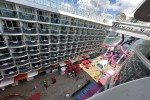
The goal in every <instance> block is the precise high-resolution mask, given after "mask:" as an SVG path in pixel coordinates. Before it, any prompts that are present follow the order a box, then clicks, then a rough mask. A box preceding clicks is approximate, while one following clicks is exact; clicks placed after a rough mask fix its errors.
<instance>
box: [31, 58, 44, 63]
mask: <svg viewBox="0 0 150 100" xmlns="http://www.w3.org/2000/svg"><path fill="white" fill-rule="evenodd" d="M40 60H41V59H40V57H34V58H32V59H31V58H30V62H37V61H40Z"/></svg>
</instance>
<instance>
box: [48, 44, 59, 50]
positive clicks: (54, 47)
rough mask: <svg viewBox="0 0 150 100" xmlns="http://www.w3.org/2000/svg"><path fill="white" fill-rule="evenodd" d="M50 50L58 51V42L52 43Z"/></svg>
mask: <svg viewBox="0 0 150 100" xmlns="http://www.w3.org/2000/svg"><path fill="white" fill-rule="evenodd" d="M50 51H58V45H57V44H51V45H50Z"/></svg>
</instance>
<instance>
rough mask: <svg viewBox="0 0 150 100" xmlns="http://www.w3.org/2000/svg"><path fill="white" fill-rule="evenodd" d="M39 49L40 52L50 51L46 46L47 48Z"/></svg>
mask: <svg viewBox="0 0 150 100" xmlns="http://www.w3.org/2000/svg"><path fill="white" fill-rule="evenodd" d="M40 51H41V52H42V53H46V52H50V51H49V49H48V48H47V49H41V50H40Z"/></svg>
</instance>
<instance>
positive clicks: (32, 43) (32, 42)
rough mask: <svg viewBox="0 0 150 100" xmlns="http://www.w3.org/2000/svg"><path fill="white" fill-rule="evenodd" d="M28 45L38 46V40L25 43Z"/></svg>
mask: <svg viewBox="0 0 150 100" xmlns="http://www.w3.org/2000/svg"><path fill="white" fill-rule="evenodd" d="M25 44H26V45H38V41H37V40H31V41H25Z"/></svg>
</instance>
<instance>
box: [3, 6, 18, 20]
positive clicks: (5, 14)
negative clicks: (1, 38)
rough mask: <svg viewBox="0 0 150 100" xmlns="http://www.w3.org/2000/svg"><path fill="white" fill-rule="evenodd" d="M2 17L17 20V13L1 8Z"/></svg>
mask: <svg viewBox="0 0 150 100" xmlns="http://www.w3.org/2000/svg"><path fill="white" fill-rule="evenodd" d="M0 16H2V17H10V18H17V12H16V11H14V10H8V9H2V8H0Z"/></svg>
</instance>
